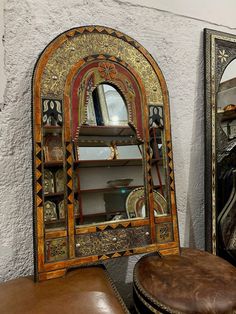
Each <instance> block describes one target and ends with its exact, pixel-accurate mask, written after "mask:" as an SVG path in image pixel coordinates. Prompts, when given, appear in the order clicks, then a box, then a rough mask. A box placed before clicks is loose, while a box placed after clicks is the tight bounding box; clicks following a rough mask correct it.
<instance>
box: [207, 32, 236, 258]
mask: <svg viewBox="0 0 236 314" xmlns="http://www.w3.org/2000/svg"><path fill="white" fill-rule="evenodd" d="M235 58H236V36H235V35H230V34H226V33H222V32H218V31H215V30H209V29H205V73H206V76H205V110H206V115H205V116H206V136H205V145H206V149H205V199H206V212H205V216H206V219H205V221H206V248H207V249H208V250H209V251H211V252H213V253H214V254H218V255H220V256H221V257H224V258H226V259H228V260H230V261H231V262H233V263H236V258H235V257H234V258H232V254H231V253H232V251H233V250H234V252H235V253H234V254H235V256H236V245H235V247H234V248H233V247H232V245H231V244H232V243H233V242H234V241H233V240H232V239H233V238H234V237H235V233H236V222H235V221H234V223H232V217H235V210H234V202H233V201H232V200H233V199H234V197H233V196H232V195H233V191H234V190H235V187H234V184H235V183H234V181H235V179H234V171H235V166H236V165H235V149H234V147H235V138H234V124H235V122H234V121H235V114H234V105H235V103H232V99H233V98H232V97H231V98H230V99H231V103H228V98H225V101H227V103H226V104H223V105H222V103H221V102H222V101H223V100H224V99H223V98H222V97H223V96H221V95H223V94H221V93H222V90H223V87H224V90H223V92H224V95H226V92H227V93H228V94H227V95H229V89H231V90H232V88H234V86H235V85H234V82H235V77H236V72H234V73H233V71H231V73H232V75H235V77H233V78H231V77H230V79H229V78H228V81H227V80H226V81H221V80H222V77H223V75H224V73H225V71H226V70H227V67H228V66H230V65H231V64H233V61H234V60H235ZM231 70H232V69H231ZM220 97H221V98H220ZM235 101H236V100H235ZM227 217H228V218H229V217H231V219H230V221H229V219H228V218H227ZM233 220H234V219H233ZM226 238H227V239H230V241H225V239H226ZM226 242H227V243H229V242H230V244H229V245H228V244H227V243H226Z"/></svg>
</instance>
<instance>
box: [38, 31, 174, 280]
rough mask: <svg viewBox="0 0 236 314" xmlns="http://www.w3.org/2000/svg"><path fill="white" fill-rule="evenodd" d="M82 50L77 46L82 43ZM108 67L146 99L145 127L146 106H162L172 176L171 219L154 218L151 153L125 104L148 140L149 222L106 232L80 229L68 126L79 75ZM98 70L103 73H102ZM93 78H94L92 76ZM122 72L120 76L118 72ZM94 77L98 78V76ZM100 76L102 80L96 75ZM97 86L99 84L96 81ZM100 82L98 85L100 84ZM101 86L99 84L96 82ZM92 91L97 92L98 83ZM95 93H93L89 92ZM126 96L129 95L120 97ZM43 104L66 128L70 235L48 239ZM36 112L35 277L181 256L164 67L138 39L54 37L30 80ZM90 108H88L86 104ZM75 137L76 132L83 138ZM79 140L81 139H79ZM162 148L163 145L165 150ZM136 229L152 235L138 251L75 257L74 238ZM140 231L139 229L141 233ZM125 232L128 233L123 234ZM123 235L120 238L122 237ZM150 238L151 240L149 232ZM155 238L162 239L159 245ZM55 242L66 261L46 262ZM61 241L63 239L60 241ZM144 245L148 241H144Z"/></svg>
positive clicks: (110, 226)
mask: <svg viewBox="0 0 236 314" xmlns="http://www.w3.org/2000/svg"><path fill="white" fill-rule="evenodd" d="M78 43H80V44H78ZM96 62H97V63H99V64H100V66H101V64H105V63H107V64H109V65H114V66H115V67H116V68H117V69H118V68H119V67H120V68H122V67H123V68H124V69H125V71H127V73H130V75H131V76H132V77H133V79H134V80H135V81H136V82H137V88H138V90H139V94H140V97H141V98H140V99H141V109H142V111H141V112H143V116H142V117H141V118H142V119H143V121H145V123H146V125H148V115H149V106H153V105H154V106H163V111H164V129H165V136H164V137H165V145H164V146H165V157H166V158H165V168H166V171H167V186H168V192H169V202H168V204H170V209H169V211H170V214H169V215H168V216H166V217H154V209H153V205H154V200H153V193H152V190H153V187H152V178H151V164H150V151H149V146H148V138H149V134H148V127H146V128H144V132H143V134H142V132H140V131H141V129H140V127H138V124H137V122H136V121H135V118H136V115H135V116H134V108H133V109H132V103H131V102H130V100H129V99H126V101H127V104H128V110H129V122H130V124H131V125H132V126H133V127H134V128H135V129H136V130H138V132H137V134H139V136H140V138H139V139H140V141H144V147H145V153H144V162H145V186H146V191H147V195H148V199H147V200H146V202H147V204H148V205H149V206H148V208H149V210H150V215H149V218H147V219H142V220H135V221H132V220H127V221H124V222H108V223H104V224H102V225H97V226H96V225H95V226H85V227H81V228H78V229H75V225H74V208H73V206H74V205H73V201H74V199H73V145H72V139H73V136H72V134H74V133H73V132H72V125H71V123H70V121H71V120H70V118H71V110H72V109H71V108H72V105H71V104H72V98H73V95H71V84H73V83H74V82H75V80H76V76H77V75H79V74H78V73H79V71H80V70H82V69H83V67H86V66H87V65H88V64H95V63H96ZM97 69H98V70H99V66H97ZM95 72H96V71H93V73H92V74H94V73H95ZM120 73H121V72H120ZM95 74H96V73H95ZM96 75H97V74H96ZM95 81H96V80H95ZM105 81H110V82H111V83H113V84H114V85H116V86H118V87H119V88H120V89H121V90H122V86H119V84H118V83H117V82H116V81H115V78H114V77H112V76H111V77H109V78H106V79H105ZM99 82H100V81H99ZM97 83H98V81H97ZM97 83H96V82H95V84H94V85H93V86H92V88H95V87H96V84H97ZM89 92H90V91H89ZM123 92H124V93H123V95H128V94H127V93H126V92H125V91H123ZM43 99H53V100H59V101H60V102H61V103H62V106H63V111H64V122H65V123H64V124H63V139H64V141H63V149H64V155H65V158H64V160H63V169H64V171H65V173H66V175H67V181H66V195H67V210H68V212H67V228H66V229H65V230H56V231H48V232H45V229H44V224H43V191H42V189H43V187H42V172H43V147H42V112H41V103H42V100H43ZM32 103H33V104H32V107H33V113H32V115H33V116H32V118H33V183H34V194H33V200H34V245H35V249H34V253H35V278H36V280H45V279H50V278H55V277H59V276H62V275H64V274H65V272H66V270H67V269H68V268H69V267H75V266H78V265H81V264H88V263H93V262H99V261H102V260H103V259H107V258H113V257H119V256H128V255H132V254H138V253H145V252H152V251H157V250H158V251H160V252H161V253H162V254H177V253H178V252H179V235H178V224H177V213H176V201H175V185H174V169H173V156H172V144H171V130H170V114H169V101H168V91H167V87H166V83H165V80H164V77H163V75H162V73H161V70H160V68H159V67H158V65H157V64H156V62H155V61H154V59H153V58H152V56H151V55H150V54H149V53H148V52H147V51H146V50H145V49H144V48H143V47H142V46H141V45H140V44H139V43H137V42H136V41H135V40H133V39H132V38H130V37H128V36H127V35H125V34H123V33H121V32H118V31H116V30H113V29H110V28H107V27H103V26H85V27H79V28H74V29H71V30H69V31H66V32H64V33H62V34H60V35H59V36H58V37H57V38H55V39H54V40H53V41H52V42H51V43H50V44H49V45H48V46H47V47H46V48H45V50H44V51H43V52H42V54H41V55H40V57H39V59H38V61H37V63H36V66H35V69H34V75H33V81H32ZM85 103H86V102H85ZM79 110H81V113H80V115H79V116H80V117H82V118H79V120H78V130H79V127H80V124H81V121H83V119H84V117H86V105H85V107H84V108H79ZM78 130H77V131H78ZM74 140H76V136H75V138H74ZM163 144H164V143H163ZM135 228H137V229H138V230H141V229H142V230H141V233H142V232H146V229H147V228H148V229H149V230H150V237H149V240H147V243H146V245H142V246H136V247H132V248H129V247H127V248H126V249H124V250H121V249H118V246H119V245H118V244H119V243H118V244H117V249H116V250H114V252H113V253H109V254H105V253H104V254H102V255H99V254H97V255H96V254H95V255H91V256H82V257H78V256H77V257H76V256H75V245H76V243H75V242H76V237H78V236H81V237H83V236H86V235H88V234H90V233H92V234H94V235H96V233H97V232H108V231H109V230H112V234H115V235H117V237H118V236H119V232H121V231H122V230H124V232H126V233H127V235H129V234H131V235H132V234H133V233H134V236H135V232H134V231H135V230H136V229H135ZM140 228H141V229H140ZM125 230H126V231H125ZM122 232H123V231H122ZM144 234H146V233H144ZM158 234H159V235H161V236H160V237H161V238H160V239H158ZM55 239H58V241H59V242H60V241H61V242H60V243H62V244H63V245H64V247H63V248H62V250H64V249H65V247H66V250H67V257H68V258H66V259H64V260H55V261H50V263H49V262H46V261H45V254H46V253H45V243H47V245H50V241H54V240H55ZM63 239H64V240H63ZM140 241H141V242H142V241H144V242H145V241H146V240H145V239H141V240H140Z"/></svg>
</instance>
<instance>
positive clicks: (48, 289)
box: [0, 267, 129, 314]
mask: <svg viewBox="0 0 236 314" xmlns="http://www.w3.org/2000/svg"><path fill="white" fill-rule="evenodd" d="M0 313H1V314H16V313H17V314H21V313H22V314H23V313H24V314H29V313H30V314H46V313H50V314H62V313H63V314H64V313H70V314H75V313H76V314H124V313H129V312H128V310H127V309H126V307H125V305H124V303H123V301H122V300H121V298H120V296H119V294H118V292H117V290H116V288H115V287H114V286H113V284H112V282H111V280H110V278H109V276H108V275H107V272H106V271H105V270H104V269H103V268H101V267H87V268H79V269H76V270H72V271H69V272H68V273H67V274H66V276H65V277H64V278H58V279H51V280H47V281H43V282H39V283H34V282H33V279H32V277H24V278H18V279H15V280H11V281H8V282H6V283H2V284H0Z"/></svg>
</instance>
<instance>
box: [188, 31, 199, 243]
mask: <svg viewBox="0 0 236 314" xmlns="http://www.w3.org/2000/svg"><path fill="white" fill-rule="evenodd" d="M202 52H203V33H202V34H201V38H200V45H199V57H198V66H197V69H198V71H197V73H196V80H195V84H194V85H195V95H194V96H195V97H194V107H193V108H194V109H193V130H192V139H191V150H190V163H189V180H188V182H189V185H188V192H187V208H186V218H185V235H184V239H185V243H184V246H189V247H197V248H200V249H204V58H203V53H202ZM195 209H197V210H195Z"/></svg>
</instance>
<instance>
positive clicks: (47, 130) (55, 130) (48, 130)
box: [43, 125, 62, 134]
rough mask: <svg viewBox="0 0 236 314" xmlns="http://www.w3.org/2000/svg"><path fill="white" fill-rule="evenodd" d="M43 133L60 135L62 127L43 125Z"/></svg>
mask: <svg viewBox="0 0 236 314" xmlns="http://www.w3.org/2000/svg"><path fill="white" fill-rule="evenodd" d="M43 131H44V133H45V134H48V133H61V132H62V126H58V125H44V126H43Z"/></svg>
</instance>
